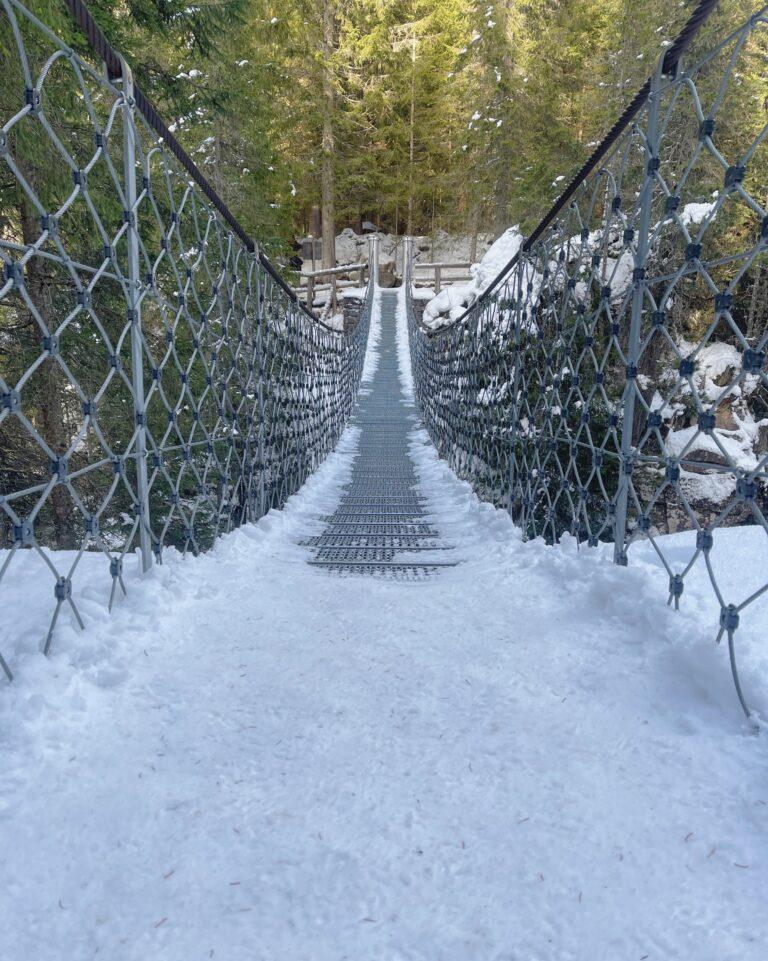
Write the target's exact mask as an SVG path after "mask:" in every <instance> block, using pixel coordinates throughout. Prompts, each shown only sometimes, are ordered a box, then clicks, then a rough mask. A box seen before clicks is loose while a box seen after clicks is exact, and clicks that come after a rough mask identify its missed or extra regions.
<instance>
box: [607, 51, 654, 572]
mask: <svg viewBox="0 0 768 961" xmlns="http://www.w3.org/2000/svg"><path fill="white" fill-rule="evenodd" d="M663 67H664V56H663V55H662V56H661V57H660V59H659V62H658V64H657V65H656V69H655V70H654V72H653V77H652V78H651V91H650V94H649V99H648V121H647V127H646V139H647V142H648V152H649V156H648V160H647V163H646V167H645V175H644V181H643V187H642V192H641V194H640V218H639V221H638V230H637V253H636V255H635V268H636V269H644V268H645V264H646V261H647V259H648V246H649V227H650V218H651V204H652V201H653V184H654V175H655V167H656V165H657V160H658V156H659V144H658V136H659V99H660V98H659V91H660V89H661V80H662V76H663ZM645 285H646V281H645V279H644V278H638V279H636V280H635V283H634V289H633V291H632V317H631V322H630V327H629V343H628V344H627V368H628V369H627V380H626V384H625V385H624V394H623V397H622V406H623V418H622V424H621V462H620V465H619V482H618V488H617V491H616V513H615V516H614V533H613V537H614V543H613V560H614V563H616V564H621V565H626V563H627V552H626V550H625V547H624V545H625V541H626V538H627V512H628V500H629V479H630V475H631V470H632V433H633V430H634V426H635V406H636V395H635V392H636V390H637V365H638V361H639V357H640V333H641V326H642V314H643V300H644V297H645Z"/></svg>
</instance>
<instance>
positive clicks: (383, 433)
mask: <svg viewBox="0 0 768 961" xmlns="http://www.w3.org/2000/svg"><path fill="white" fill-rule="evenodd" d="M379 296H380V316H378V317H377V322H378V323H380V340H379V344H378V350H377V352H376V363H375V370H374V372H373V375H372V377H371V378H370V382H369V384H366V386H365V387H363V389H362V390H361V391H360V395H359V398H358V403H357V408H356V411H355V417H354V420H353V423H354V424H355V425H356V426H357V427H359V429H360V434H359V437H358V441H357V450H356V453H355V459H354V461H353V463H352V476H351V479H350V483H349V484H346V485H345V487H344V496H343V497H342V499H341V502H340V503H339V506H338V507H337V508H336V510H335V511H334V513H333V514H332V515H330V517H329V518H328V521H329V524H328V528H327V529H326V530H325V531H324V532H323V533H322V534H321V535H320V536H319V537H313V538H312V539H311V540H309V541H307V543H308V544H309V545H311V546H312V547H316V548H317V554H316V557H315V559H314V560H312V561H311V562H310V563H312V564H314V565H316V566H318V567H326V568H328V569H329V570H331V571H334V572H338V573H347V574H349V573H353V574H360V573H368V574H377V575H384V576H387V577H407V578H414V577H419V576H426V575H429V574H430V573H434V572H435V571H437V570H438V569H439V568H440V567H451V566H453V565H454V564H455V563H456V562H455V561H451V560H447V559H446V555H445V554H443V553H441V552H442V551H445V550H450V548H447V547H446V546H445V545H443V544H441V543H440V539H439V533H438V531H436V530H434V528H433V527H432V526H431V525H430V524H429V518H428V517H427V514H426V509H425V504H424V498H423V497H422V496H421V495H420V494H419V493H418V492H417V491H416V490H415V488H416V484H417V479H416V470H415V465H414V463H413V458H412V457H411V455H410V451H409V443H410V442H409V434H410V433H412V431H413V429H414V427H415V426H416V425H417V422H418V419H417V417H416V414H415V405H414V403H413V400H412V399H406V397H405V396H404V393H403V388H402V387H401V385H400V378H399V376H398V356H397V343H396V337H395V319H396V305H397V295H396V294H395V293H392V292H386V293H385V292H383V291H382V292H381V293H380V295H379ZM405 555H411V557H406V556H405ZM414 555H417V556H414Z"/></svg>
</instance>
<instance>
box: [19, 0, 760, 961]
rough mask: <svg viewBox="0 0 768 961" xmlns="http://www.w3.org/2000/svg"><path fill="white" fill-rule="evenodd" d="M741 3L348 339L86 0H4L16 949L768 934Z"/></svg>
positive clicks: (406, 245) (746, 31)
mask: <svg viewBox="0 0 768 961" xmlns="http://www.w3.org/2000/svg"><path fill="white" fill-rule="evenodd" d="M714 6H715V5H714V3H712V2H708V0H703V2H700V3H698V5H697V6H696V8H695V9H694V11H693V13H692V15H691V17H690V19H689V21H688V23H687V25H686V26H685V28H684V30H683V31H682V33H681V34H680V36H679V37H678V38H677V39H676V40H675V42H674V43H673V44H672V45H671V46H669V48H668V49H666V50H665V51H664V53H663V55H662V56H661V57H660V59H659V61H658V63H657V64H656V65H655V67H654V70H653V72H652V74H651V76H650V77H649V79H648V81H647V82H646V84H645V85H644V86H643V87H642V89H641V90H640V91H639V92H638V93H637V95H636V96H635V97H634V98H633V100H632V101H631V102H630V103H629V105H628V106H627V108H626V110H625V111H624V113H623V115H622V116H621V117H620V118H619V119H618V120H617V122H616V124H615V125H614V127H613V128H612V129H611V130H610V132H609V133H608V135H607V136H606V138H605V139H604V140H603V141H602V142H601V143H600V144H599V146H598V147H597V148H596V149H595V151H594V152H593V154H592V155H591V156H590V158H589V159H588V160H587V162H586V163H585V165H584V167H583V168H582V169H581V170H580V171H579V172H578V173H577V175H576V176H575V177H574V179H573V180H572V182H571V183H570V184H569V185H568V186H567V188H566V189H565V190H564V191H563V193H562V194H561V195H560V197H559V198H558V199H557V201H556V202H555V204H554V205H553V207H552V208H551V210H549V211H548V213H547V214H546V216H545V217H544V218H543V219H542V221H541V222H540V223H539V225H538V226H537V227H536V228H535V230H533V231H532V232H531V233H530V234H529V235H528V236H527V237H526V238H524V239H523V238H520V244H519V248H518V250H517V253H516V254H515V255H514V257H513V258H512V259H511V261H510V262H509V263H508V264H507V265H506V267H505V268H504V269H503V270H502V271H501V272H500V273H499V274H498V276H497V277H496V278H495V280H493V282H492V283H490V284H489V285H486V286H485V288H484V289H482V290H474V291H470V292H469V293H468V294H467V302H466V304H465V307H464V308H462V309H461V310H459V311H454V313H453V314H452V315H450V316H443V317H440V318H438V320H437V321H436V322H434V321H430V322H427V321H425V319H424V318H423V317H422V311H423V307H424V301H423V300H419V299H418V298H416V297H415V296H414V290H415V288H414V271H415V269H416V266H417V265H418V259H417V253H416V252H415V250H414V246H413V242H412V240H411V238H404V239H403V241H402V244H401V250H402V258H401V259H402V271H401V273H402V276H401V284H400V286H399V287H398V288H395V289H384V288H382V287H380V286H379V284H378V274H377V266H376V265H377V248H376V242H375V240H374V241H373V242H372V247H371V250H370V253H369V264H370V270H369V271H368V284H367V287H366V288H365V291H364V296H363V302H362V306H361V309H360V312H359V317H357V318H356V320H355V322H354V323H353V324H352V329H347V330H346V331H345V332H343V331H340V330H337V329H335V328H334V327H332V326H330V325H328V324H327V323H326V322H325V321H324V320H323V319H321V318H319V317H317V316H315V315H314V314H313V313H312V310H311V302H310V305H309V307H307V306H306V305H304V304H302V303H301V302H300V301H299V299H298V298H297V296H296V293H295V292H294V289H293V288H292V287H291V285H290V283H289V282H288V280H286V279H285V278H284V276H283V272H282V271H281V269H279V268H278V267H277V266H276V265H275V264H273V263H272V262H271V261H270V260H269V258H267V257H266V255H265V254H264V253H263V251H261V250H260V248H259V246H258V243H257V242H256V241H255V240H254V239H252V238H251V237H250V236H249V234H248V233H247V231H246V230H245V229H244V228H243V227H242V225H241V224H240V223H239V222H238V221H237V219H236V218H235V217H234V216H233V214H232V213H231V212H230V210H229V209H228V208H227V206H226V204H225V203H224V202H223V201H222V200H221V198H220V197H219V196H218V194H217V193H216V191H215V190H214V189H213V187H212V186H211V184H210V183H209V182H208V181H207V180H206V179H205V177H204V176H203V175H202V173H201V172H200V171H199V169H198V168H197V166H196V165H195V163H194V162H193V160H192V159H191V158H190V156H189V155H188V154H187V153H186V151H185V150H184V149H183V147H182V146H181V145H180V143H179V142H178V141H177V139H176V138H175V136H174V134H173V133H172V132H171V130H170V129H169V127H168V125H167V124H166V123H165V121H164V120H163V118H162V117H161V116H160V115H159V113H158V111H157V110H156V109H155V108H154V107H153V105H152V104H151V103H150V102H149V101H148V100H147V98H146V97H145V96H144V94H143V93H142V91H141V90H140V89H139V88H138V87H137V86H136V84H135V83H134V80H133V76H132V73H131V70H130V67H129V65H128V64H127V62H126V61H125V59H124V58H123V57H122V56H121V55H120V53H119V51H116V50H114V49H113V48H112V47H111V46H110V45H109V44H108V42H107V40H106V39H105V37H104V36H103V34H102V33H101V31H100V30H99V28H98V26H97V25H96V22H95V21H94V19H93V18H92V17H91V15H90V13H89V11H88V9H87V7H86V6H85V5H84V4H83V3H82V2H81V0H67V2H66V7H67V8H68V9H69V11H70V12H71V13H72V15H73V17H74V19H75V22H76V23H77V25H78V26H79V27H80V28H81V30H82V31H83V34H84V36H85V38H86V39H87V41H88V44H89V49H90V54H83V53H77V52H75V51H74V50H73V49H72V48H71V47H70V46H68V45H67V44H66V43H65V42H64V41H63V40H61V38H60V37H58V36H57V34H56V33H55V31H54V30H53V29H51V27H50V25H49V24H48V23H46V21H45V19H44V17H42V15H38V14H36V13H35V12H33V10H31V9H29V8H28V7H27V6H26V5H25V4H24V3H22V2H21V0H2V9H3V13H2V18H3V21H4V22H3V23H2V30H3V33H2V38H3V51H4V54H5V55H6V60H7V63H6V65H4V71H5V76H4V80H3V84H4V86H5V87H6V88H7V89H10V88H11V87H13V88H14V90H13V96H9V97H4V98H3V99H2V101H1V102H2V104H3V109H4V110H6V109H7V114H6V115H5V116H0V122H1V123H2V127H1V128H0V165H3V167H4V170H5V174H6V175H7V177H9V178H10V182H11V186H12V190H13V198H14V199H12V200H11V201H9V202H8V203H6V202H5V201H3V210H2V214H3V217H2V227H0V253H1V254H2V258H3V274H2V279H1V280H0V338H2V340H1V341H0V344H1V347H0V364H2V366H1V367H0V394H1V397H0V401H1V404H0V452H1V453H2V460H1V461H0V482H2V490H1V491H0V533H1V535H2V543H0V596H2V597H3V606H2V610H3V614H2V619H0V627H2V633H1V634H0V667H2V670H3V672H4V674H5V678H6V681H7V684H6V685H5V687H4V688H3V690H2V691H0V695H1V698H0V701H1V706H0V718H2V722H0V723H2V725H3V729H4V731H5V730H7V734H6V733H4V734H3V739H4V743H5V745H6V747H7V750H6V751H5V757H6V768H5V770H6V776H5V778H4V780H5V782H6V783H5V784H4V786H3V787H2V789H0V811H1V812H2V814H0V819H1V820H0V823H2V824H3V829H2V830H3V833H5V832H6V831H7V832H8V833H7V835H6V838H5V839H4V840H3V842H2V846H0V852H1V854H0V856H1V857H2V861H3V865H4V868H5V872H4V873H5V876H6V878H9V879H11V880H10V881H9V884H8V886H7V889H6V891H5V892H4V893H3V895H2V896H0V901H1V902H2V903H3V906H4V910H3V913H4V917H6V918H12V919H14V920H13V921H12V922H8V924H7V935H8V938H7V941H6V947H5V948H4V949H3V951H4V957H6V956H7V957H8V958H9V961H21V959H22V958H28V957H41V958H43V957H45V958H51V959H53V958H62V959H74V958H81V957H83V958H85V957H92V956H94V955H95V954H97V953H102V954H103V955H106V956H109V957H111V958H114V959H118V961H123V959H129V958H136V959H138V958H141V959H146V958H148V957H153V958H154V957H157V958H168V959H176V958H178V959H181V958H184V959H185V961H187V959H189V958H196V957H200V958H208V957H210V958H214V957H215V958H227V959H233V961H237V959H240V958H243V959H245V958H265V959H266V958H278V957H279V958H305V957H306V958H310V957H311V958H317V959H326V958H328V959H330V958H340V957H349V958H353V957H354V958H360V959H362V958H366V959H368V958H370V959H374V958H382V959H384V958H387V959H394V958H398V959H406V958H407V959H414V961H415V959H425V961H427V959H429V961H436V959H456V961H459V959H461V961H465V959H466V961H469V959H473V958H477V959H478V961H480V959H483V961H487V959H490V958H495V959H499V961H501V959H512V958H537V959H543V961H548V959H552V961H565V959H570V958H572V959H581V958H584V957H590V958H595V959H599V958H605V959H609V958H610V959H612V961H613V959H616V958H622V959H624V958H627V959H629V958H635V957H637V958H638V959H640V958H644V957H647V958H662V959H672V958H684V957H696V958H699V959H707V958H712V959H713V961H714V959H715V958H717V959H718V961H720V959H722V958H725V957H728V958H733V959H739V961H751V959H755V961H757V959H758V958H762V957H763V956H764V947H765V944H766V943H767V942H768V927H767V926H766V921H765V916H764V911H763V910H762V905H761V890H763V889H764V885H765V883H766V882H767V881H768V846H767V845H766V841H765V837H766V832H765V830H764V828H765V815H764V813H763V812H764V811H765V810H768V808H766V807H765V805H766V801H768V799H766V798H765V797H764V790H763V784H762V783H761V779H760V771H759V768H760V765H759V763H758V761H757V760H756V753H757V752H758V751H759V750H760V748H759V745H760V744H761V739H760V738H753V737H748V736H745V735H748V734H752V733H754V732H756V731H759V730H760V727H761V717H762V716H763V715H764V713H765V710H766V708H765V704H766V701H765V697H766V689H765V671H764V669H763V670H761V667H762V668H764V661H765V654H764V651H763V648H764V637H763V635H764V631H763V630H762V628H763V627H764V626H765V625H766V624H767V623H768V619H767V618H766V615H765V613H764V612H763V610H762V604H763V602H764V600H765V593H766V590H768V575H767V574H766V570H768V568H766V564H765V545H766V540H765V537H766V533H768V520H766V513H765V512H766V506H767V505H766V491H767V490H768V472H767V470H766V468H767V466H768V441H766V439H765V438H766V436H767V435H766V427H765V425H766V424H768V400H767V399H766V398H768V392H767V391H768V380H767V374H766V356H767V354H768V329H766V327H765V323H764V322H760V321H759V318H765V316H766V314H765V312H764V311H763V310H762V305H761V299H760V298H761V296H762V295H761V293H760V292H761V291H762V289H763V286H762V285H763V276H764V272H765V270H766V252H767V251H768V210H766V206H765V198H766V196H768V187H767V186H766V183H765V175H766V170H767V169H768V166H766V164H765V156H764V154H765V149H766V147H765V143H766V127H765V125H764V122H763V120H762V119H761V118H760V117H758V118H757V120H756V122H755V124H754V125H753V126H752V127H749V125H743V126H742V127H740V128H739V129H740V130H741V131H742V133H743V132H744V131H746V133H744V138H743V142H737V141H736V138H735V135H734V133H733V131H732V130H731V128H730V126H729V117H731V116H733V114H734V111H735V110H737V109H738V104H739V103H740V101H739V99H738V98H739V96H740V92H739V91H740V78H741V77H742V75H743V70H744V64H745V63H746V62H752V61H751V60H750V58H754V57H759V56H762V55H763V53H764V50H765V43H766V28H767V27H768V14H766V8H761V9H758V10H756V11H755V12H754V14H753V15H752V16H751V17H750V18H749V19H748V20H746V21H745V22H744V23H742V24H741V25H739V26H738V27H737V28H736V29H735V30H733V31H732V32H729V33H727V34H726V35H723V36H720V37H717V38H716V40H715V41H714V42H710V40H711V38H710V40H708V43H707V45H706V46H704V47H702V44H701V30H702V28H703V26H704V25H705V24H706V23H707V20H708V17H709V16H710V14H711V13H712V10H713V8H714ZM8 104H11V108H8ZM721 131H722V136H721ZM702 185H703V186H702ZM705 188H706V191H707V194H706V197H704V195H703V193H702V191H703V190H704V189H705ZM9 196H10V195H9ZM756 317H757V318H758V320H755V318H756ZM715 641H717V642H718V643H719V642H724V643H723V644H720V646H718V645H716V644H715V643H714V642H715ZM740 645H742V646H741V647H740ZM739 650H744V651H745V652H746V657H745V664H746V667H744V666H742V674H741V675H740V672H739V659H738V657H737V655H738V653H739ZM42 654H44V655H47V658H44V657H42ZM728 672H730V674H731V676H732V678H733V682H734V686H735V693H736V698H734V697H733V693H732V688H731V686H730V685H729V684H728V683H727V682H726V681H725V678H726V675H727V673H728ZM742 675H744V676H742ZM745 678H746V683H745ZM738 705H740V707H741V709H742V713H739V710H738ZM585 851H586V852H588V854H589V857H588V858H587V857H586V855H585ZM692 875H693V876H694V877H695V883H694V882H692V880H691V876H692ZM724 892H727V893H725V894H724ZM724 899H725V901H726V903H727V910H726V911H722V910H721V908H722V906H723V900H724ZM673 904H674V905H675V910H674V911H672V912H671V913H670V910H671V909H670V905H673Z"/></svg>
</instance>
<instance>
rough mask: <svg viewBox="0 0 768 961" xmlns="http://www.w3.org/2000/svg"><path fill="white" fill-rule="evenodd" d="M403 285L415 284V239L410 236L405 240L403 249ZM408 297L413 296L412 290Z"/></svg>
mask: <svg viewBox="0 0 768 961" xmlns="http://www.w3.org/2000/svg"><path fill="white" fill-rule="evenodd" d="M403 283H404V284H406V285H410V284H413V237H410V236H408V237H406V238H405V246H404V247H403ZM406 296H408V297H410V296H411V291H410V290H408V291H407V292H406Z"/></svg>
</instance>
